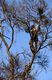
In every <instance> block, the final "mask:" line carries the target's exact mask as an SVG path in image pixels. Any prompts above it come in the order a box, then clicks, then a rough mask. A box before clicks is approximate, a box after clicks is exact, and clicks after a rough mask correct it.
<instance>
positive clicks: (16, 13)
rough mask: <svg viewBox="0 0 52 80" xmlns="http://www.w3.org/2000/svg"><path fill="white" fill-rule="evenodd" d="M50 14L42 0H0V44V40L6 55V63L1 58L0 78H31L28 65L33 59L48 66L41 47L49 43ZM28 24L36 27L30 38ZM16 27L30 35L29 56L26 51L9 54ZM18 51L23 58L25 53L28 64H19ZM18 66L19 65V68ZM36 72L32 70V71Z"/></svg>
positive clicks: (51, 21)
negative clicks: (9, 1)
mask: <svg viewBox="0 0 52 80" xmlns="http://www.w3.org/2000/svg"><path fill="white" fill-rule="evenodd" d="M49 13H50V14H49ZM51 14H52V11H51V10H50V9H49V8H48V7H47V3H46V2H45V1H44V0H22V1H20V2H19V3H17V1H16V0H13V2H12V4H9V3H8V2H7V1H6V0H0V30H1V31H0V39H1V40H0V46H1V48H2V44H3V43H4V45H5V47H6V51H7V55H8V66H7V65H6V64H5V63H4V62H2V64H1V66H0V74H1V80H9V79H10V80H18V79H19V80H32V79H33V77H32V76H31V71H32V70H31V69H32V65H33V64H36V63H38V64H39V65H41V66H42V67H43V68H44V69H46V67H47V66H48V60H47V56H46V55H42V54H41V50H42V49H43V48H47V46H50V47H52V46H51V45H52V36H51V34H52V15H51ZM4 24H6V25H7V27H5V25H4ZM32 24H33V25H34V28H33V30H34V29H35V28H36V32H33V34H35V33H37V31H38V33H37V37H35V36H34V38H32V37H33V35H32V37H31V33H32V32H31V29H32ZM17 29H18V30H22V31H25V32H26V33H28V34H29V35H30V43H29V46H30V50H31V52H32V55H31V56H30V53H28V52H26V51H24V52H22V53H19V54H16V55H15V56H14V55H13V54H11V51H10V49H11V47H12V45H14V37H15V35H16V34H17V33H16V31H15V30H17ZM37 29H38V30H37ZM6 31H8V34H6ZM37 38H38V39H37ZM33 39H35V40H33ZM9 40H10V41H9ZM8 41H9V43H8ZM34 43H35V44H36V45H35V44H34ZM20 54H23V56H24V59H25V57H27V56H29V57H30V60H29V61H28V64H25V63H24V65H23V66H22V65H21V64H20V61H19V55H20ZM24 54H25V55H26V56H25V55H24ZM40 54H41V55H40ZM42 56H43V57H42ZM20 67H23V69H22V68H21V70H22V71H21V72H20ZM37 72H38V71H35V75H36V74H37ZM9 73H10V74H9ZM34 80H35V79H34Z"/></svg>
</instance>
